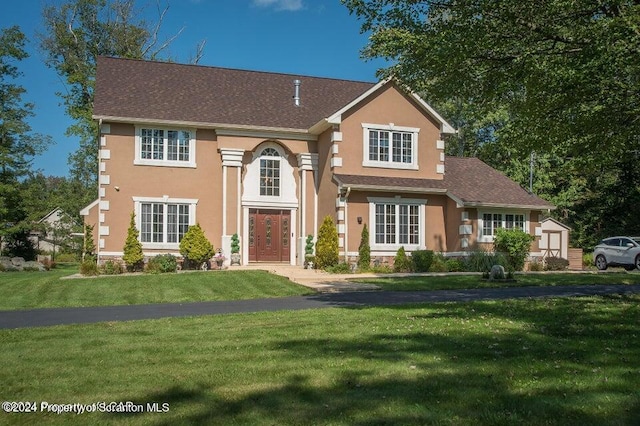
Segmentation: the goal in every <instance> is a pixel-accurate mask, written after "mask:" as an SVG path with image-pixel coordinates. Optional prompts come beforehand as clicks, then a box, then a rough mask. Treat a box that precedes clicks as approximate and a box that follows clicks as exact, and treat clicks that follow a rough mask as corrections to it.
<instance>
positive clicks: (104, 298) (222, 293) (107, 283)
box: [0, 266, 311, 310]
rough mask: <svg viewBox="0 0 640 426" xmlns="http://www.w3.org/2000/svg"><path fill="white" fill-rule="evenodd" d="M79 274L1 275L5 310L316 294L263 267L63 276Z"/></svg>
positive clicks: (66, 270)
mask: <svg viewBox="0 0 640 426" xmlns="http://www.w3.org/2000/svg"><path fill="white" fill-rule="evenodd" d="M76 272H77V266H65V267H62V268H60V269H54V270H52V271H49V272H5V273H1V274H0V310H13V309H29V308H51V307H67V306H109V305H134V304H145V303H182V302H201V301H212V300H238V299H256V298H264V297H282V296H295V295H301V294H309V293H310V292H311V291H310V290H309V289H306V288H304V287H301V286H299V285H297V284H294V283H292V282H291V281H289V280H288V279H286V278H282V277H279V276H277V275H273V274H269V273H267V272H263V271H209V272H185V273H180V274H159V275H135V276H122V275H110V276H100V277H97V278H78V279H60V278H61V277H63V276H66V275H71V274H74V273H76Z"/></svg>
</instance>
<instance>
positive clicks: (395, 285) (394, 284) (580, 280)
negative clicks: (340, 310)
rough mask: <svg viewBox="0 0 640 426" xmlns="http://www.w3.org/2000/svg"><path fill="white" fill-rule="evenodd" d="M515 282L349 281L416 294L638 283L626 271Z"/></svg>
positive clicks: (474, 278)
mask: <svg viewBox="0 0 640 426" xmlns="http://www.w3.org/2000/svg"><path fill="white" fill-rule="evenodd" d="M515 280H516V281H515V282H509V281H506V282H500V281H488V280H483V279H482V277H481V276H480V275H446V276H435V277H434V276H429V277H397V276H396V277H394V276H389V277H379V278H357V277H354V278H353V279H350V281H354V282H363V283H372V284H376V285H377V286H379V287H380V288H382V289H384V290H396V291H398V290H399V291H420V290H460V289H467V288H490V287H491V288H496V287H523V286H560V285H593V284H640V274H638V273H626V272H620V273H616V272H608V273H582V274H567V273H564V274H563V273H555V274H554V273H549V274H546V273H545V274H527V273H524V274H516V275H515Z"/></svg>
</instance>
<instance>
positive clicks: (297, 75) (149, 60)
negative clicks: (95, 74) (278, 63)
mask: <svg viewBox="0 0 640 426" xmlns="http://www.w3.org/2000/svg"><path fill="white" fill-rule="evenodd" d="M100 57H102V58H107V59H115V60H118V61H131V62H148V63H152V64H160V65H173V66H180V67H194V68H206V69H218V70H225V71H237V72H246V73H255V74H268V75H279V76H283V77H291V78H313V79H318V80H331V81H342V82H347V83H360V84H370V85H371V86H372V87H373V86H374V85H376V84H377V83H378V82H377V81H367V80H355V79H350V78H338V77H323V76H316V75H309V74H294V73H289V72H281V71H265V70H256V69H248V68H236V67H222V66H217V65H202V64H186V63H183V62H174V61H160V60H153V59H137V58H124V57H119V56H109V55H100ZM303 84H304V82H303Z"/></svg>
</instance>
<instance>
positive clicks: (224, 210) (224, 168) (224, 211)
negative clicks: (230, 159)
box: [222, 163, 227, 236]
mask: <svg viewBox="0 0 640 426" xmlns="http://www.w3.org/2000/svg"><path fill="white" fill-rule="evenodd" d="M222 164H223V165H222V235H223V236H224V235H227V166H225V165H224V163H222Z"/></svg>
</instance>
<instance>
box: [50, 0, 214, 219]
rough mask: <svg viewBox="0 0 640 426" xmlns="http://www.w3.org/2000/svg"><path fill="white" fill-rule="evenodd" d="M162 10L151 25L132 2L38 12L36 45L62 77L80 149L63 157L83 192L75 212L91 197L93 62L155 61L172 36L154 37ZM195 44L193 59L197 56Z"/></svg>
mask: <svg viewBox="0 0 640 426" xmlns="http://www.w3.org/2000/svg"><path fill="white" fill-rule="evenodd" d="M167 10H168V6H167V7H165V8H164V9H160V8H158V15H159V16H158V21H157V22H156V23H155V24H149V23H148V22H146V21H144V20H142V19H140V18H139V16H141V12H140V11H139V10H136V8H135V0H109V1H107V0H66V1H65V2H63V3H61V4H55V5H49V6H46V7H45V8H44V11H43V17H44V32H43V34H41V35H40V39H41V40H40V46H41V49H42V50H43V51H44V52H45V54H46V57H47V60H46V63H47V65H48V66H49V67H51V68H54V69H55V70H56V71H57V72H58V74H59V75H60V76H61V77H62V79H63V80H64V82H65V83H66V84H65V92H61V93H58V95H59V96H60V97H61V98H62V99H63V100H64V104H65V106H66V110H67V114H68V115H69V116H70V117H71V118H72V119H73V120H74V124H73V125H72V126H71V127H69V128H68V129H67V134H68V135H69V136H76V137H78V138H79V140H80V147H79V148H78V150H76V151H75V152H74V153H72V154H71V155H70V156H69V164H70V167H71V176H72V178H73V179H74V180H76V181H77V182H78V183H79V185H80V187H81V188H82V189H83V193H84V197H83V200H82V201H81V203H83V204H80V205H78V206H76V210H79V209H80V208H81V207H82V206H83V205H86V204H87V203H88V202H90V201H91V200H92V199H93V198H95V193H96V187H97V170H98V159H97V155H98V141H97V139H98V138H97V132H98V129H97V123H96V122H95V121H93V120H92V118H91V116H92V112H93V93H94V84H95V74H96V58H97V57H98V56H100V55H105V56H117V57H123V58H136V59H140V58H145V59H159V56H160V55H161V54H162V53H163V52H164V51H165V50H166V49H167V47H169V45H170V44H171V42H172V41H173V39H175V37H177V35H178V34H179V33H180V32H182V29H181V30H179V31H178V32H177V33H176V34H175V35H174V36H172V37H168V38H166V39H161V38H160V35H159V34H160V28H161V25H162V21H163V19H164V16H165V14H166V13H167ZM203 46H204V44H200V45H199V46H198V49H199V52H198V53H197V54H196V61H197V60H198V59H199V58H200V57H201V56H202V53H201V52H200V49H202V48H203Z"/></svg>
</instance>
